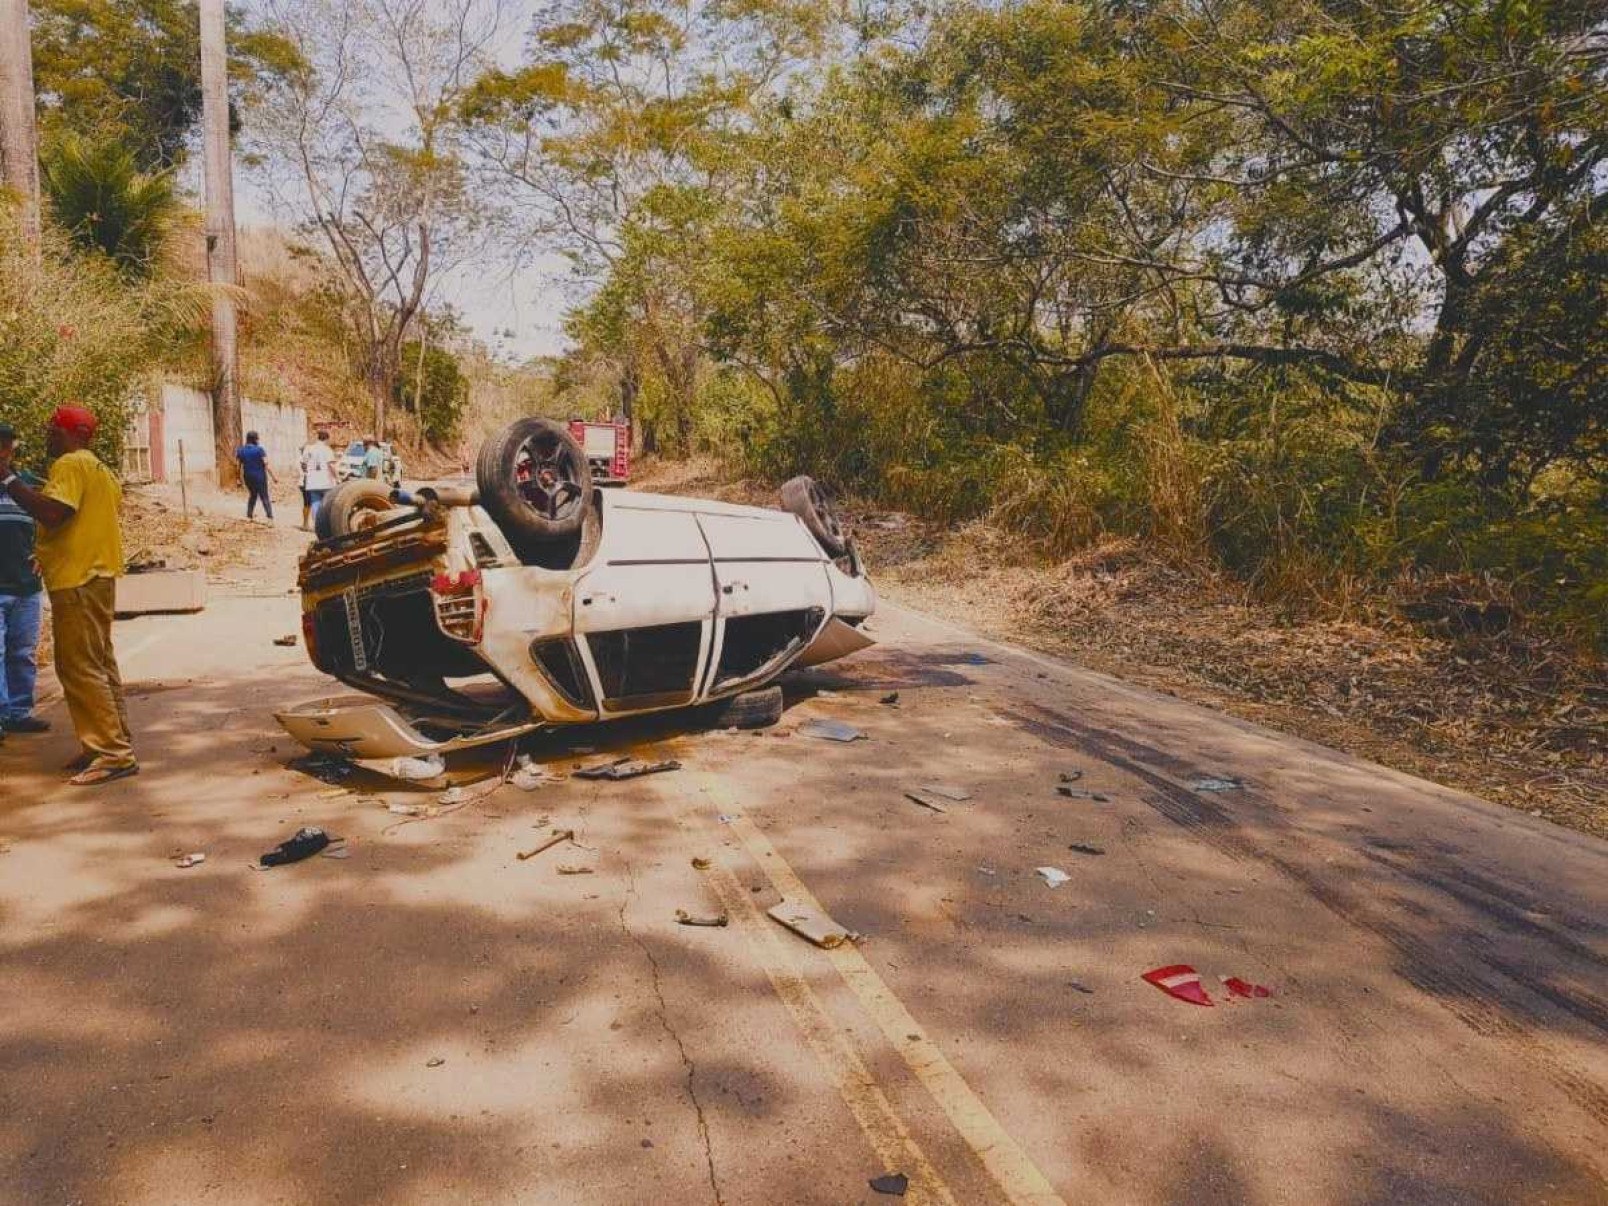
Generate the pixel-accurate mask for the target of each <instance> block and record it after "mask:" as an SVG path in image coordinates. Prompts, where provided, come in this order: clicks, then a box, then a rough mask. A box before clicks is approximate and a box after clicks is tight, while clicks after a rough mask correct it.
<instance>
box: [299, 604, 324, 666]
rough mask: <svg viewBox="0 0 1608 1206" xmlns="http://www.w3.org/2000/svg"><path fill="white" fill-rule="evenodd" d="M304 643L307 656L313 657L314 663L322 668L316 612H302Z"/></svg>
mask: <svg viewBox="0 0 1608 1206" xmlns="http://www.w3.org/2000/svg"><path fill="white" fill-rule="evenodd" d="M302 644H303V645H304V646H306V648H307V656H308V657H309V658H311V659H312V662H313V665H315V666H318V668H319V669H320V670H322V669H323V668H324V667H323V666H322V665H319V661H318V614H317V613H316V612H311V611H304V612H302Z"/></svg>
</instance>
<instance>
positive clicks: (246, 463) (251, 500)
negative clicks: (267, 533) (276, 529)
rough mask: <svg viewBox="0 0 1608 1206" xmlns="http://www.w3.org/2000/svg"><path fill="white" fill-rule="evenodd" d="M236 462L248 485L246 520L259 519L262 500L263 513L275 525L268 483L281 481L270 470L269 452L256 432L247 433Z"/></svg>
mask: <svg viewBox="0 0 1608 1206" xmlns="http://www.w3.org/2000/svg"><path fill="white" fill-rule="evenodd" d="M235 460H237V461H239V462H240V476H241V478H242V479H243V480H244V481H245V483H246V518H247V519H255V518H256V517H257V500H258V499H261V500H262V513H263V514H264V515H266V516H267V517H268V522H269V523H273V521H274V504H273V500H272V499H270V498H269V497H268V483H269V482H271V481H274V482H277V481H278V480H279V479H278V478H277V477H275V476H274V471H273V470H272V469H270V468H268V450H267V449H266V448H264V447H263V446H262V442H261V441H260V440H259V439H258V438H257V433H256V432H255V431H248V432H246V442H245V443H244V444H242V445H241V446H240V447H239V448H237V449H235Z"/></svg>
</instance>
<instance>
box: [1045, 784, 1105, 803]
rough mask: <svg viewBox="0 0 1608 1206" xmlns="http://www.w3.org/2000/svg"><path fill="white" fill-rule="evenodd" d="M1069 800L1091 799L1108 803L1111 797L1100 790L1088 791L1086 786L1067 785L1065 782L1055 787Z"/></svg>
mask: <svg viewBox="0 0 1608 1206" xmlns="http://www.w3.org/2000/svg"><path fill="white" fill-rule="evenodd" d="M1055 790H1056V791H1057V792H1059V793H1060V794H1061V795H1063V796H1065V797H1066V798H1067V799H1069V800H1093V801H1094V802H1095V803H1096V804H1109V803H1111V797H1110V796H1108V795H1106V794H1105V793H1104V792H1101V791H1090V790H1089V789H1088V788H1086V787H1068V786H1067V785H1066V784H1065V783H1063V784H1061V785H1060V786H1059V787H1057V788H1056V789H1055Z"/></svg>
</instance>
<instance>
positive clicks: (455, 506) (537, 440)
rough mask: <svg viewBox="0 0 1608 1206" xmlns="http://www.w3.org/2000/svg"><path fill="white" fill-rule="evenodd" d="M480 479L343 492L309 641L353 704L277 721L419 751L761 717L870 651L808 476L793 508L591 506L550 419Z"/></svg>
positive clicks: (840, 535) (326, 536) (588, 490)
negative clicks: (557, 730)
mask: <svg viewBox="0 0 1608 1206" xmlns="http://www.w3.org/2000/svg"><path fill="white" fill-rule="evenodd" d="M476 478H477V485H478V489H475V490H471V489H470V488H468V487H467V486H463V487H449V486H441V487H438V488H435V489H430V488H425V489H422V490H420V491H418V492H417V493H416V494H415V495H414V496H412V497H409V496H406V495H400V496H399V495H398V494H397V493H396V492H394V491H391V490H389V489H388V488H386V487H385V486H384V485H383V484H381V483H378V482H373V481H352V482H348V483H345V484H343V485H342V486H340V487H338V488H337V489H336V490H335V491H333V492H332V493H331V494H330V496H329V498H328V499H326V500H325V507H324V509H323V510H322V511H321V512H320V516H319V535H320V537H321V539H320V540H319V541H318V543H317V544H315V545H314V546H313V548H312V549H311V550H310V551H309V552H308V553H307V555H306V556H305V557H304V558H303V559H302V563H301V572H300V577H299V584H300V587H301V592H302V626H303V633H304V636H305V639H306V644H307V650H308V653H309V655H310V656H311V657H312V660H313V662H314V664H315V665H317V666H318V668H319V669H321V670H323V671H324V672H325V673H327V674H330V675H332V676H334V677H335V678H337V679H339V680H340V681H341V682H343V683H345V684H346V685H347V686H349V687H352V688H354V689H355V690H358V691H361V692H364V694H362V695H344V696H338V697H335V698H326V699H317V700H312V701H309V702H307V703H303V704H301V705H299V706H296V707H293V708H290V709H288V710H286V711H283V712H280V713H278V720H279V722H280V723H281V724H282V725H284V727H285V728H286V729H287V730H288V731H289V732H290V733H291V735H292V736H294V737H295V738H296V739H297V740H299V741H300V742H302V743H303V744H304V745H306V746H308V747H309V748H311V749H313V750H316V751H320V752H327V753H339V754H345V755H349V756H351V757H354V758H363V759H368V758H392V757H397V756H405V755H424V754H429V753H442V752H447V751H450V750H454V749H461V748H464V747H467V746H471V745H477V744H481V743H484V742H490V741H498V740H504V739H507V738H510V737H515V736H518V735H521V734H523V733H527V732H530V731H533V730H535V729H539V728H543V727H548V726H555V725H564V724H580V723H587V722H592V721H597V720H609V719H614V718H619V717H626V716H635V715H640V714H642V713H647V712H656V711H662V710H665V709H670V708H686V707H698V706H703V705H709V706H710V708H711V711H712V712H713V713H715V715H713V716H712V717H711V719H712V722H713V723H718V724H727V725H730V724H737V725H745V726H747V725H759V724H765V723H771V722H773V721H774V720H775V719H776V718H777V717H778V716H779V715H780V710H781V692H780V689H779V688H775V687H770V686H769V684H771V683H772V682H773V680H774V679H775V678H776V677H777V676H778V675H780V674H781V673H782V672H783V671H784V670H786V669H788V668H789V667H792V666H801V665H815V664H818V663H821V662H825V661H829V660H831V659H833V658H836V657H841V656H843V655H845V654H847V653H852V652H854V651H855V650H857V649H861V648H864V647H865V646H867V645H869V644H871V641H870V639H869V638H868V637H866V636H865V635H864V634H863V633H862V632H861V631H859V628H860V625H861V624H862V622H863V621H864V620H865V619H866V618H867V617H868V616H870V615H871V613H872V612H873V611H874V609H875V607H876V594H875V592H874V591H873V590H872V587H871V584H870V583H869V582H868V581H867V580H866V577H865V572H864V569H863V567H862V565H861V563H860V559H859V556H858V554H857V553H856V551H855V548H854V543H853V540H852V539H851V538H850V537H848V536H847V535H846V534H845V533H844V531H843V530H842V528H841V526H840V525H839V523H838V521H837V519H836V517H835V515H834V514H833V511H832V508H831V505H830V503H829V501H828V500H827V499H826V498H825V496H824V495H823V494H822V492H821V491H820V490H819V489H818V488H817V487H816V486H815V485H814V483H812V482H811V481H810V480H809V479H808V478H795V479H794V480H793V481H791V482H789V483H787V485H786V486H785V487H783V491H782V502H783V506H784V507H785V508H786V509H785V510H766V509H764V508H760V507H747V506H737V505H732V504H728V503H719V502H706V501H701V500H698V499H690V498H679V497H670V496H663V495H655V494H641V493H636V492H631V491H617V490H594V489H593V486H592V482H591V477H590V473H589V471H588V468H587V463H586V458H585V455H584V454H583V453H582V451H581V449H580V448H579V447H578V446H577V445H576V443H575V441H574V440H573V438H571V436H570V435H569V433H568V432H567V431H566V430H565V429H564V428H563V427H562V426H561V425H559V424H557V423H553V422H551V421H549V420H546V419H525V420H521V421H520V422H518V423H515V424H513V425H512V426H511V427H509V428H508V429H507V430H505V431H504V432H502V433H501V434H499V435H498V436H497V437H495V438H493V439H492V440H489V441H488V442H487V444H486V446H485V447H484V448H483V449H482V451H481V455H480V461H479V465H478V466H477V474H476ZM766 688H768V689H766ZM376 697H377V698H376Z"/></svg>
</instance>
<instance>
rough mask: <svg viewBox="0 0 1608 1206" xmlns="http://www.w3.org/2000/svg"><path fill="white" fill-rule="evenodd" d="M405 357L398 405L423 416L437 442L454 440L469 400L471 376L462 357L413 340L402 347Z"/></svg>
mask: <svg viewBox="0 0 1608 1206" xmlns="http://www.w3.org/2000/svg"><path fill="white" fill-rule="evenodd" d="M402 359H403V362H404V364H405V365H406V366H407V371H406V373H404V374H403V375H402V376H401V377H399V378H398V379H397V382H396V395H395V401H396V404H397V406H399V407H401V408H402V409H404V410H411V411H413V412H414V413H415V414H417V415H418V416H419V426H420V428H421V429H422V430H423V431H424V434H425V437H426V438H427V439H429V440H431V441H432V442H434V443H437V444H441V443H444V442H446V441H447V440H450V439H451V438H452V437H453V436H454V435H455V434H456V433H457V430H458V423H459V421H460V420H461V419H462V417H463V409H464V407H465V406H466V405H467V404H468V402H469V379H468V378H467V377H465V376H464V375H463V371H462V369H461V368H459V366H458V358H457V357H456V356H454V355H453V354H452V353H451V352H448V351H447V350H446V349H444V348H439V347H432V346H430V345H428V344H425V343H423V342H421V341H412V342H409V343H406V344H404V345H403V346H402Z"/></svg>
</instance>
